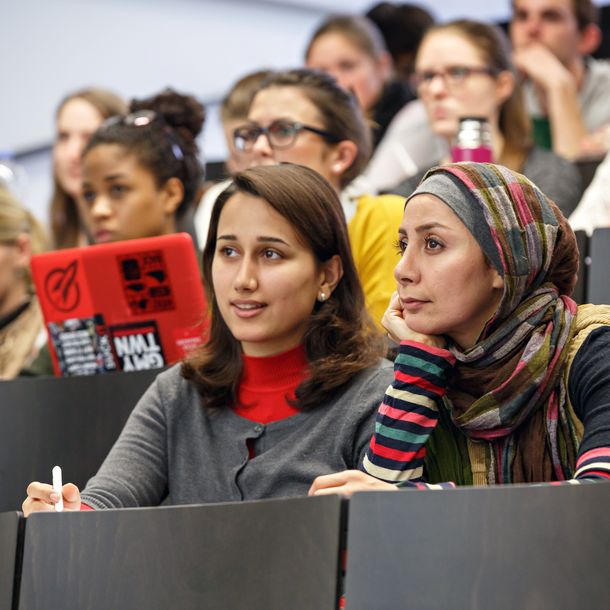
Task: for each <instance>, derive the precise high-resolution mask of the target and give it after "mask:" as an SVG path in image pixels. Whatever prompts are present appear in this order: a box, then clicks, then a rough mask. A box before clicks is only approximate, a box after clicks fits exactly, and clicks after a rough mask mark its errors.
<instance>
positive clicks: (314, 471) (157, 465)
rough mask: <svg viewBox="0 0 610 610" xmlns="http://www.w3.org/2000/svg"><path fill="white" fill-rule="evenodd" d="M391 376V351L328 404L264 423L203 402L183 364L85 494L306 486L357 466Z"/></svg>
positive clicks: (217, 496) (206, 497)
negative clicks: (250, 446) (184, 373)
mask: <svg viewBox="0 0 610 610" xmlns="http://www.w3.org/2000/svg"><path fill="white" fill-rule="evenodd" d="M392 377H393V370H392V364H391V363H390V362H388V361H387V360H382V361H380V362H379V365H378V366H377V367H375V368H372V369H368V370H365V371H362V372H361V373H359V374H358V375H356V376H355V377H354V379H353V380H352V381H351V382H350V384H349V385H348V386H347V388H346V389H345V390H344V391H343V392H342V393H341V394H339V395H338V396H336V397H335V398H334V399H333V400H332V401H330V402H328V403H327V404H323V405H320V406H319V407H318V408H316V409H314V410H313V411H308V412H300V413H298V414H296V415H294V416H292V417H289V418H287V419H284V420H281V421H278V422H274V423H270V424H267V425H262V424H258V423H256V422H253V421H250V420H247V419H244V418H243V417H240V416H238V415H236V414H235V412H234V411H233V409H231V408H225V409H216V410H214V411H211V410H206V409H204V408H203V407H202V406H201V403H200V399H199V395H198V394H197V392H196V390H195V388H194V386H193V384H191V383H190V382H188V381H186V380H184V379H183V378H182V377H181V376H180V368H179V366H178V365H177V366H174V367H172V368H171V369H169V370H168V371H165V372H163V373H161V374H160V375H159V376H158V377H157V379H156V380H155V382H154V383H153V384H152V385H151V386H150V387H149V388H148V390H147V391H146V392H145V394H144V395H143V396H142V398H141V399H140V401H139V402H138V404H137V405H136V407H135V409H134V410H133V413H132V414H131V416H130V417H129V420H128V421H127V423H126V424H125V428H124V429H123V431H122V433H121V435H120V437H119V439H118V440H117V442H116V443H115V445H114V447H113V448H112V449H111V451H110V453H109V454H108V457H107V458H106V460H105V461H104V463H103V464H102V466H101V468H100V470H99V472H98V473H97V474H96V475H95V476H94V477H93V478H92V479H91V480H90V481H89V482H88V483H87V486H86V488H85V490H84V491H83V493H82V501H83V502H84V503H86V504H88V505H90V506H91V507H93V508H97V509H101V508H124V507H134V506H156V505H158V504H160V503H161V502H163V501H164V500H165V501H167V503H169V504H199V503H211V502H230V501H239V500H254V499H260V498H277V497H289V496H303V495H306V493H307V490H308V488H309V486H310V484H311V482H312V480H313V479H314V478H315V477H316V476H318V475H320V474H327V473H330V472H336V471H340V470H345V469H352V468H357V467H358V465H359V463H360V461H361V459H362V457H363V456H364V453H365V451H366V449H367V447H368V443H369V440H370V438H371V436H372V434H373V429H374V422H375V415H376V413H377V408H378V406H379V403H380V401H381V400H382V398H383V395H384V393H385V390H386V389H387V387H388V385H389V384H390V383H391V382H392ZM248 439H252V440H251V443H253V444H254V453H255V457H254V458H253V459H248V448H247V445H246V441H247V440H248Z"/></svg>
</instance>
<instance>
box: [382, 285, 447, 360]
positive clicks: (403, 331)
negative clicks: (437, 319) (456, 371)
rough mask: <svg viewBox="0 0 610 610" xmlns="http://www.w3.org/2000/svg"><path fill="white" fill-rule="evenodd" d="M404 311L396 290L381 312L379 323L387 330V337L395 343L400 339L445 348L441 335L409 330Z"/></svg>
mask: <svg viewBox="0 0 610 610" xmlns="http://www.w3.org/2000/svg"><path fill="white" fill-rule="evenodd" d="M404 314H405V311H404V309H403V307H402V303H401V301H400V297H399V296H398V292H395V293H394V294H393V295H392V298H391V299H390V304H389V305H388V308H387V309H386V311H385V313H384V314H383V318H382V319H381V325H382V326H383V327H384V328H385V329H386V330H387V331H388V337H389V338H390V339H392V341H394V342H396V343H400V342H401V341H415V342H417V343H423V344H424V345H430V346H432V347H440V348H445V347H446V346H447V342H446V341H445V338H444V337H443V336H442V335H422V334H420V333H416V332H415V331H413V330H411V329H410V328H409V326H408V325H407V322H406V320H405V317H404Z"/></svg>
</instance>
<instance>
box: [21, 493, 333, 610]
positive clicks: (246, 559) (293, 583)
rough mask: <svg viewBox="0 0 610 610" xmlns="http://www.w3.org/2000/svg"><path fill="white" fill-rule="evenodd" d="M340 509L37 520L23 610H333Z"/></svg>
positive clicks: (135, 512) (303, 505)
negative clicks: (54, 609)
mask: <svg viewBox="0 0 610 610" xmlns="http://www.w3.org/2000/svg"><path fill="white" fill-rule="evenodd" d="M340 521H341V500H340V499H339V498H338V497H336V496H330V497H320V498H296V499H285V500H260V501H254V502H241V503H229V504H212V505H198V506H175V507H159V508H150V509H145V508H141V509H124V510H104V511H95V512H81V513H67V512H64V513H62V514H49V513H41V514H35V515H33V516H31V517H29V518H28V520H27V527H26V532H25V546H24V554H23V571H22V581H21V594H20V603H19V608H20V609H22V610H36V609H41V610H49V609H50V608H61V609H62V610H108V609H109V608H117V609H118V608H120V609H121V610H127V609H134V610H135V609H137V610H142V609H146V610H156V609H159V610H161V609H164V610H165V609H167V608H179V609H180V610H189V609H195V608H197V609H199V608H205V609H206V610H221V609H222V610H226V609H228V608H230V609H231V610H240V609H243V610H286V608H290V610H314V609H315V610H334V609H335V608H336V603H337V582H338V571H339V539H340Z"/></svg>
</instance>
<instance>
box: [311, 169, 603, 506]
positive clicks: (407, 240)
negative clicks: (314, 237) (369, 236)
mask: <svg viewBox="0 0 610 610" xmlns="http://www.w3.org/2000/svg"><path fill="white" fill-rule="evenodd" d="M398 235H399V239H398V244H399V248H400V252H401V254H402V256H401V259H400V262H399V263H398V265H397V266H396V270H395V277H396V280H397V282H398V291H397V293H396V294H395V295H394V297H393V298H392V301H391V303H390V307H389V309H388V310H387V312H386V314H385V317H384V320H383V324H384V326H385V328H386V329H387V330H388V333H389V335H390V336H391V337H392V338H394V339H395V340H396V341H397V342H398V343H399V344H400V347H399V352H398V356H397V359H396V362H395V366H394V368H395V378H394V382H393V384H392V385H391V386H390V387H389V388H388V391H387V393H386V395H385V397H384V400H383V403H382V404H381V406H380V409H379V413H378V416H377V423H376V429H375V434H374V436H373V438H372V440H371V443H370V447H369V450H368V453H367V455H366V457H365V459H364V463H363V465H362V471H364V472H359V471H346V472H343V473H338V474H334V475H327V476H326V477H319V478H318V479H317V480H316V481H315V482H314V485H313V486H312V489H311V491H310V493H312V494H323V493H337V492H339V493H344V494H346V495H349V494H351V493H352V492H353V491H359V490H365V489H386V488H387V489H396V487H401V486H413V485H415V486H418V487H426V486H435V485H437V484H440V485H443V484H445V483H446V482H451V483H450V484H451V485H453V484H458V485H486V484H496V483H520V482H544V481H565V480H570V479H575V480H582V479H589V478H602V479H610V306H605V305H603V306H593V305H584V306H580V307H578V306H577V305H576V303H575V302H574V301H573V300H572V299H571V298H570V296H569V295H570V294H571V292H572V289H573V287H574V284H575V281H576V273H577V269H578V250H577V247H576V242H575V239H574V234H573V232H572V230H571V229H570V227H569V225H568V223H567V221H566V219H565V218H564V217H563V215H562V214H561V212H559V210H558V208H557V207H556V206H555V204H554V203H553V202H552V201H551V200H549V199H548V198H547V197H546V196H545V195H544V194H543V193H542V192H541V191H540V190H539V189H538V188H537V187H536V186H535V185H534V184H533V183H531V182H530V181H529V180H528V179H527V178H525V177H524V176H522V175H521V174H518V173H516V172H513V171H511V170H508V169H507V168H505V167H502V166H498V165H491V164H475V163H460V164H454V165H447V166H444V167H436V168H433V169H432V170H430V171H429V172H428V173H427V174H426V176H425V177H424V179H423V180H422V182H421V183H420V185H419V187H418V188H417V190H416V191H415V192H414V193H413V195H411V197H409V199H408V200H407V203H406V206H405V212H404V217H403V221H402V224H401V226H400V229H399V231H398ZM367 473H368V474H367ZM370 475H372V476H370ZM373 477H374V478H373Z"/></svg>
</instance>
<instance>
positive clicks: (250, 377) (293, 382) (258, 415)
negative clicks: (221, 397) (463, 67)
mask: <svg viewBox="0 0 610 610" xmlns="http://www.w3.org/2000/svg"><path fill="white" fill-rule="evenodd" d="M242 362H243V371H242V377H241V383H240V385H239V395H238V397H237V399H238V405H237V406H236V407H235V412H236V413H237V414H238V415H239V416H241V417H245V418H246V419H249V420H251V421H256V422H258V423H260V424H269V423H271V422H274V421H279V420H280V419H285V418H286V417H290V416H291V415H295V414H296V413H298V409H295V408H294V407H292V406H291V405H289V404H288V402H287V401H286V398H289V399H294V397H295V396H294V392H295V390H296V389H297V386H298V385H299V384H300V383H301V382H302V381H303V379H304V378H305V374H306V372H307V358H306V357H305V349H304V347H303V346H302V345H299V346H297V347H295V348H293V349H291V350H289V351H287V352H284V353H282V354H276V355H274V356H264V357H254V356H246V355H245V354H244V355H243V356H242Z"/></svg>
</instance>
